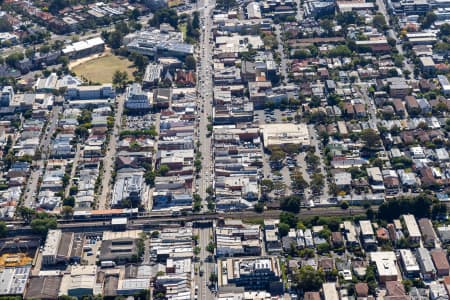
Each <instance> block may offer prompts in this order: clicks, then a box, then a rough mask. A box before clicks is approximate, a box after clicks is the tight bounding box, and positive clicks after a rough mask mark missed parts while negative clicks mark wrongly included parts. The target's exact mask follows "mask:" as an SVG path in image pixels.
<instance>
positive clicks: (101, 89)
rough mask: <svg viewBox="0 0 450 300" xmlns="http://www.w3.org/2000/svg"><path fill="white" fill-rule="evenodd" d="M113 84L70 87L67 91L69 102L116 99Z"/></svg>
mask: <svg viewBox="0 0 450 300" xmlns="http://www.w3.org/2000/svg"><path fill="white" fill-rule="evenodd" d="M114 97H115V92H114V89H113V87H112V84H102V85H83V86H70V87H68V88H67V91H66V98H67V99H69V100H77V99H78V100H96V99H108V98H111V99H112V98H114Z"/></svg>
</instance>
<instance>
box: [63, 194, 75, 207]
mask: <svg viewBox="0 0 450 300" xmlns="http://www.w3.org/2000/svg"><path fill="white" fill-rule="evenodd" d="M63 205H64V206H70V207H74V206H75V197H73V196H69V197H67V198H65V199H64V200H63Z"/></svg>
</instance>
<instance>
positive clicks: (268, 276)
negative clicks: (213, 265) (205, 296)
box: [217, 256, 283, 295]
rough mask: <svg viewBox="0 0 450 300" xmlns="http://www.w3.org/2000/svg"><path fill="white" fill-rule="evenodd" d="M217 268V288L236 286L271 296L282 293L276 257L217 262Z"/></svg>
mask: <svg viewBox="0 0 450 300" xmlns="http://www.w3.org/2000/svg"><path fill="white" fill-rule="evenodd" d="M217 268H218V277H219V278H218V283H219V288H221V287H226V286H237V287H243V288H244V289H246V290H265V291H268V292H270V293H271V294H272V295H280V294H281V293H283V283H282V281H281V271H280V264H279V261H278V259H277V258H276V257H273V256H269V257H258V258H253V257H252V258H228V259H224V260H219V261H218V263H217Z"/></svg>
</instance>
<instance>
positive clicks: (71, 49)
mask: <svg viewBox="0 0 450 300" xmlns="http://www.w3.org/2000/svg"><path fill="white" fill-rule="evenodd" d="M103 50H105V42H104V41H103V40H102V38H100V37H96V38H93V39H89V40H85V41H80V42H75V43H73V44H71V45H69V46H67V47H66V48H64V49H63V50H62V52H63V54H64V55H67V56H69V57H70V58H72V59H74V58H80V57H84V56H88V55H91V54H95V53H100V52H103Z"/></svg>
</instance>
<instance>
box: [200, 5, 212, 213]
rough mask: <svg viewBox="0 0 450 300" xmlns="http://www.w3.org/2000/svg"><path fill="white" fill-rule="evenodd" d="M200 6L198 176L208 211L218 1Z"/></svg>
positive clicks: (201, 194) (205, 209)
mask: <svg viewBox="0 0 450 300" xmlns="http://www.w3.org/2000/svg"><path fill="white" fill-rule="evenodd" d="M201 2H202V1H200V2H199V5H201V7H202V8H201V9H200V23H201V26H202V27H201V31H200V32H201V35H200V43H199V45H200V46H199V49H198V52H197V61H198V71H197V73H198V85H197V89H198V90H197V92H198V111H199V118H198V122H199V123H198V129H197V137H198V142H199V143H200V148H199V151H200V153H201V154H202V169H201V171H200V178H199V180H197V185H198V194H199V195H200V197H201V198H202V199H203V209H202V210H203V211H207V210H208V208H207V203H206V200H205V199H206V197H207V193H206V190H207V188H208V186H210V185H213V178H214V174H213V162H212V148H211V147H212V146H211V136H210V135H209V134H208V124H209V120H208V117H210V116H212V98H213V93H212V91H213V82H212V54H213V46H212V43H211V42H210V37H211V27H212V20H211V13H212V10H213V9H214V5H215V3H214V2H213V0H204V1H203V5H202V3H201Z"/></svg>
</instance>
